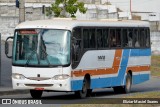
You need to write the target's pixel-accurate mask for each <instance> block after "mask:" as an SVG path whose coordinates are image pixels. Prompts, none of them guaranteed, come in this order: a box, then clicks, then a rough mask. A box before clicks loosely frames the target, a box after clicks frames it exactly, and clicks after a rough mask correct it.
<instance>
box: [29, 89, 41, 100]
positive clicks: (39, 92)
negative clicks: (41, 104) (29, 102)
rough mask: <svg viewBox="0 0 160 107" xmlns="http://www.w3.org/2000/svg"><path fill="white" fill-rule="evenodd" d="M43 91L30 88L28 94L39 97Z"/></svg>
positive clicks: (35, 97)
mask: <svg viewBox="0 0 160 107" xmlns="http://www.w3.org/2000/svg"><path fill="white" fill-rule="evenodd" d="M42 93H43V91H42V90H30V94H31V96H32V98H34V99H39V98H41V96H42Z"/></svg>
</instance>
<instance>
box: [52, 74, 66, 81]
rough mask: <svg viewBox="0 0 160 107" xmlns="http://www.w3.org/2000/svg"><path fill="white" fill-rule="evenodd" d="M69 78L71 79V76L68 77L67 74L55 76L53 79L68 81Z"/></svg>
mask: <svg viewBox="0 0 160 107" xmlns="http://www.w3.org/2000/svg"><path fill="white" fill-rule="evenodd" d="M68 78H69V75H67V74H62V75H55V76H54V77H53V79H54V80H64V79H68Z"/></svg>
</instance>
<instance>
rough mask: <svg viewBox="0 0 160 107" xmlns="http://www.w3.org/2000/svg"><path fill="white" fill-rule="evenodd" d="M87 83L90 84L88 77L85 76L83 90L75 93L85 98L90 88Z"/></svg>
mask: <svg viewBox="0 0 160 107" xmlns="http://www.w3.org/2000/svg"><path fill="white" fill-rule="evenodd" d="M87 85H88V81H87V79H86V78H84V81H83V86H82V90H79V91H76V92H75V95H76V96H77V97H79V98H85V97H86V96H87V90H88V89H87Z"/></svg>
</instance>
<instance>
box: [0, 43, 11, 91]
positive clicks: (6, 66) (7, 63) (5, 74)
mask: <svg viewBox="0 0 160 107" xmlns="http://www.w3.org/2000/svg"><path fill="white" fill-rule="evenodd" d="M10 49H11V48H10ZM1 59H2V64H1V73H0V74H1V77H0V79H1V80H0V82H1V84H0V88H2V87H11V86H12V83H11V59H8V58H7V57H6V56H5V54H4V43H3V44H2V45H1Z"/></svg>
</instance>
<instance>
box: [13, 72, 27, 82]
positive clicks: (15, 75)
mask: <svg viewBox="0 0 160 107" xmlns="http://www.w3.org/2000/svg"><path fill="white" fill-rule="evenodd" d="M12 78H14V79H20V80H24V79H25V76H23V75H22V74H17V73H13V74H12Z"/></svg>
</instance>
